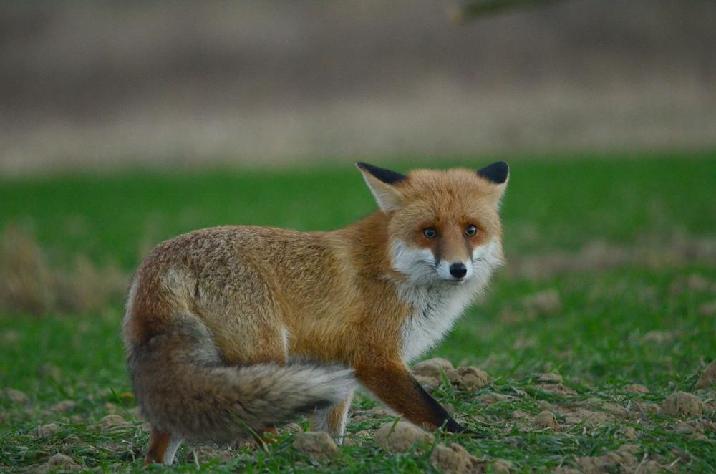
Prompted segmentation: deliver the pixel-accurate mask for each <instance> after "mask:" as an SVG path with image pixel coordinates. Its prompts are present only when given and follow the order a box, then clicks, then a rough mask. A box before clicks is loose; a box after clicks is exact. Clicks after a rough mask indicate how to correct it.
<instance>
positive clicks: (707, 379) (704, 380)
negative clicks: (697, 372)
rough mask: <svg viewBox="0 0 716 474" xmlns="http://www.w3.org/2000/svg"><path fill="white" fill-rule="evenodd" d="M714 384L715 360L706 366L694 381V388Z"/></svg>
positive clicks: (715, 376)
mask: <svg viewBox="0 0 716 474" xmlns="http://www.w3.org/2000/svg"><path fill="white" fill-rule="evenodd" d="M714 384H716V360H715V361H713V362H711V363H710V364H709V365H707V366H706V368H705V369H704V371H703V372H701V376H700V377H699V380H698V381H697V382H696V388H706V387H709V386H711V385H714Z"/></svg>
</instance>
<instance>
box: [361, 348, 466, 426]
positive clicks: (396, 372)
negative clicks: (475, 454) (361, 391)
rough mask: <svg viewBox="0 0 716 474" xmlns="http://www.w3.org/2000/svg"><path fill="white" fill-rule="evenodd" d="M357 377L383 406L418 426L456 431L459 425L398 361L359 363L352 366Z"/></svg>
mask: <svg viewBox="0 0 716 474" xmlns="http://www.w3.org/2000/svg"><path fill="white" fill-rule="evenodd" d="M355 369H356V376H357V377H358V379H359V380H360V381H361V383H363V385H365V387H367V388H368V389H369V390H370V391H371V392H373V393H374V394H375V395H376V396H377V397H378V398H380V399H381V400H382V401H383V402H384V403H385V404H386V405H388V406H389V407H390V408H392V409H393V410H395V411H396V412H398V413H399V414H400V415H403V416H405V417H406V418H407V419H408V420H410V421H411V422H413V423H414V424H416V425H418V426H423V427H427V428H429V429H436V428H439V427H441V426H445V429H447V430H448V431H450V432H460V431H463V430H464V428H463V427H462V426H460V425H459V424H458V423H457V422H456V421H455V420H453V418H452V417H451V416H450V414H449V413H448V412H447V411H446V410H445V409H444V408H443V407H442V406H441V405H440V403H438V402H437V401H436V400H435V399H434V398H433V397H431V396H430V394H429V393H428V392H426V391H425V390H424V389H423V387H421V386H420V384H419V383H418V381H417V380H415V378H413V376H412V375H411V374H410V372H409V371H408V368H407V367H406V366H405V364H403V363H402V362H399V361H389V362H382V363H379V364H377V365H368V364H366V365H362V366H358V367H356V368H355Z"/></svg>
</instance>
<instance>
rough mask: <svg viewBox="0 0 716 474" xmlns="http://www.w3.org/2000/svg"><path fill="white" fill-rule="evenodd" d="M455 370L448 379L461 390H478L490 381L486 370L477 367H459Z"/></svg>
mask: <svg viewBox="0 0 716 474" xmlns="http://www.w3.org/2000/svg"><path fill="white" fill-rule="evenodd" d="M455 372H456V373H455ZM455 372H451V377H450V381H451V382H453V383H455V384H457V386H458V387H460V388H461V389H463V390H467V391H473V390H478V389H480V388H482V387H485V386H487V385H488V384H489V383H490V376H489V375H487V372H485V371H484V370H482V369H478V368H477V367H460V368H459V369H457V371H455ZM453 374H454V375H453Z"/></svg>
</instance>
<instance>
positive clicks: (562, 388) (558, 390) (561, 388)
mask: <svg viewBox="0 0 716 474" xmlns="http://www.w3.org/2000/svg"><path fill="white" fill-rule="evenodd" d="M537 387H539V388H540V390H543V391H545V392H549V393H554V394H556V395H576V394H577V392H575V391H574V390H573V389H571V388H569V387H567V386H566V385H563V384H561V383H541V384H538V385H537Z"/></svg>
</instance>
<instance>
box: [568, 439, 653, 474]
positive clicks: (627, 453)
mask: <svg viewBox="0 0 716 474" xmlns="http://www.w3.org/2000/svg"><path fill="white" fill-rule="evenodd" d="M638 451H639V448H638V446H635V445H632V444H625V445H623V446H621V447H620V448H619V449H617V450H616V451H611V452H608V453H606V454H604V455H602V456H585V457H581V458H577V466H579V468H580V470H581V471H582V472H584V473H585V474H602V473H611V472H633V471H634V469H635V468H636V467H637V464H638V462H637V458H636V457H635V456H634V455H635V454H636V453H637V452H638Z"/></svg>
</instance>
